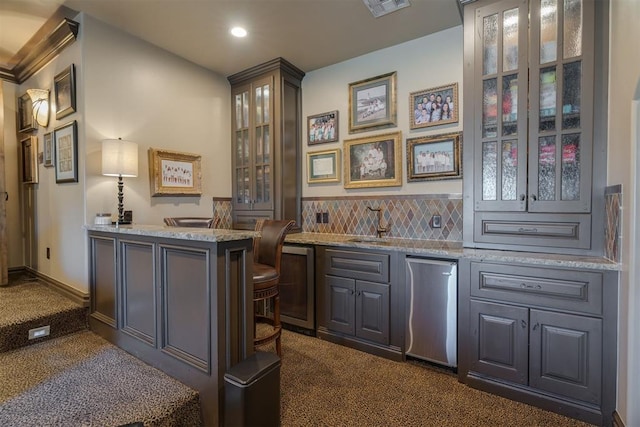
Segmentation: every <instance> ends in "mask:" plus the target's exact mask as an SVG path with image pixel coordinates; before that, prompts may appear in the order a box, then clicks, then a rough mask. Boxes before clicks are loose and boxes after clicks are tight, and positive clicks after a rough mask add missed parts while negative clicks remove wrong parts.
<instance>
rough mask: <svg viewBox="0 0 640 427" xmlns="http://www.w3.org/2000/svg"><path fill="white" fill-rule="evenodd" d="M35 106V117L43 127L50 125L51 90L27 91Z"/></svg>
mask: <svg viewBox="0 0 640 427" xmlns="http://www.w3.org/2000/svg"><path fill="white" fill-rule="evenodd" d="M27 94H28V95H29V98H31V105H32V106H33V117H34V118H35V119H36V123H38V124H39V125H40V126H42V127H47V125H48V124H49V89H27Z"/></svg>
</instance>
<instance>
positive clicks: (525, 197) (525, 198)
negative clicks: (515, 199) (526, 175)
mask: <svg viewBox="0 0 640 427" xmlns="http://www.w3.org/2000/svg"><path fill="white" fill-rule="evenodd" d="M525 200H527V195H526V194H524V193H522V194H521V195H520V201H522V202H524V201H525Z"/></svg>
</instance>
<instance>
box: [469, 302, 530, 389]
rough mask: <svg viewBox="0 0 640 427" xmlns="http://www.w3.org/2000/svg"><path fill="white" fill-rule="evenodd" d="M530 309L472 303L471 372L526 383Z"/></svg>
mask: <svg viewBox="0 0 640 427" xmlns="http://www.w3.org/2000/svg"><path fill="white" fill-rule="evenodd" d="M527 320H528V310H527V309H526V308H522V307H514V306H509V305H503V304H494V303H488V302H481V301H471V306H470V329H471V330H470V334H471V339H472V341H473V342H472V344H471V349H472V354H471V356H470V357H471V370H473V371H476V372H479V373H482V374H486V375H489V376H492V377H497V378H502V379H505V380H508V381H512V382H516V383H519V384H527V366H528V363H529V361H528V354H527V345H528V344H527V343H528V339H529V337H528V335H529V333H528V322H527Z"/></svg>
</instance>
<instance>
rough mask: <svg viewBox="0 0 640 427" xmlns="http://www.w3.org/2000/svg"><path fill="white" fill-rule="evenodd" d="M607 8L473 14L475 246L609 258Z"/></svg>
mask: <svg viewBox="0 0 640 427" xmlns="http://www.w3.org/2000/svg"><path fill="white" fill-rule="evenodd" d="M605 3H606V2H598V1H595V0H549V1H544V2H540V1H527V0H501V1H496V0H480V1H477V2H474V3H469V4H468V5H466V6H465V18H464V27H465V29H464V31H465V36H464V37H465V70H464V73H465V74H464V86H465V88H464V89H465V94H466V96H467V98H466V99H465V103H464V108H465V112H464V117H465V122H464V133H465V148H464V153H465V158H464V169H465V171H464V174H465V176H467V177H473V178H474V179H471V180H465V184H464V185H465V189H464V192H465V212H464V215H465V227H464V228H465V236H464V240H465V244H466V245H467V246H473V247H486V248H498V249H500V248H504V247H505V246H504V245H513V246H514V247H520V248H526V250H530V251H544V252H559V253H567V252H571V253H576V254H578V253H581V252H586V251H590V252H592V253H594V254H597V253H600V252H601V250H602V239H603V237H602V235H603V233H602V231H601V230H600V229H601V227H593V229H592V224H600V223H601V222H600V221H601V219H602V213H601V212H602V206H603V194H604V193H603V192H602V191H601V190H602V188H603V186H604V175H605V174H604V171H605V168H606V163H605V162H603V158H604V155H603V154H604V147H606V135H604V130H605V129H606V121H605V120H603V119H602V118H603V117H606V100H605V99H606V92H605V93H604V99H600V96H602V95H603V94H602V92H601V91H602V90H603V84H602V82H606V62H605V64H604V66H600V65H602V64H601V62H602V61H606V60H605V58H606V43H603V41H602V40H601V39H600V37H601V36H602V35H603V34H602V28H604V26H605V25H606V22H607V20H606V16H607V10H606V5H605ZM605 39H606V35H605ZM596 64H598V66H597V67H596ZM604 90H605V91H606V89H604ZM596 137H597V138H596ZM594 153H596V155H595V156H594Z"/></svg>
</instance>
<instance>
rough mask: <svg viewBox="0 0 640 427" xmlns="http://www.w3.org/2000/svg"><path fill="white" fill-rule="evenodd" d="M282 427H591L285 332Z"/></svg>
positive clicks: (434, 373) (449, 378) (414, 367)
mask: <svg viewBox="0 0 640 427" xmlns="http://www.w3.org/2000/svg"><path fill="white" fill-rule="evenodd" d="M282 345H283V355H282V367H281V390H282V391H281V393H282V398H281V399H282V400H281V420H282V426H283V427H293V426H363V427H364V426H367V427H370V426H421V427H422V426H474V427H480V426H491V427H499V426H504V427H515V426H517V427H525V426H554V427H564V426H567V427H568V426H576V427H577V426H587V425H588V424H585V423H582V422H580V421H576V420H573V419H570V418H566V417H563V416H561V415H557V414H555V413H552V412H548V411H544V410H542V409H538V408H535V407H533V406H529V405H525V404H523V403H518V402H513V401H511V400H507V399H504V398H501V397H498V396H495V395H492V394H489V393H485V392H482V391H479V390H475V389H472V388H470V387H468V386H466V385H464V384H461V383H459V382H458V381H457V378H456V376H455V375H453V374H452V373H447V372H445V371H440V370H437V369H434V368H428V367H425V366H423V365H420V364H413V363H399V362H393V361H390V360H387V359H383V358H380V357H376V356H372V355H370V354H367V353H363V352H360V351H358V350H353V349H350V348H346V347H342V346H338V345H335V344H332V343H329V342H326V341H322V340H320V339H318V338H314V337H308V336H305V335H300V334H297V333H293V332H290V331H283V338H282Z"/></svg>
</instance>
